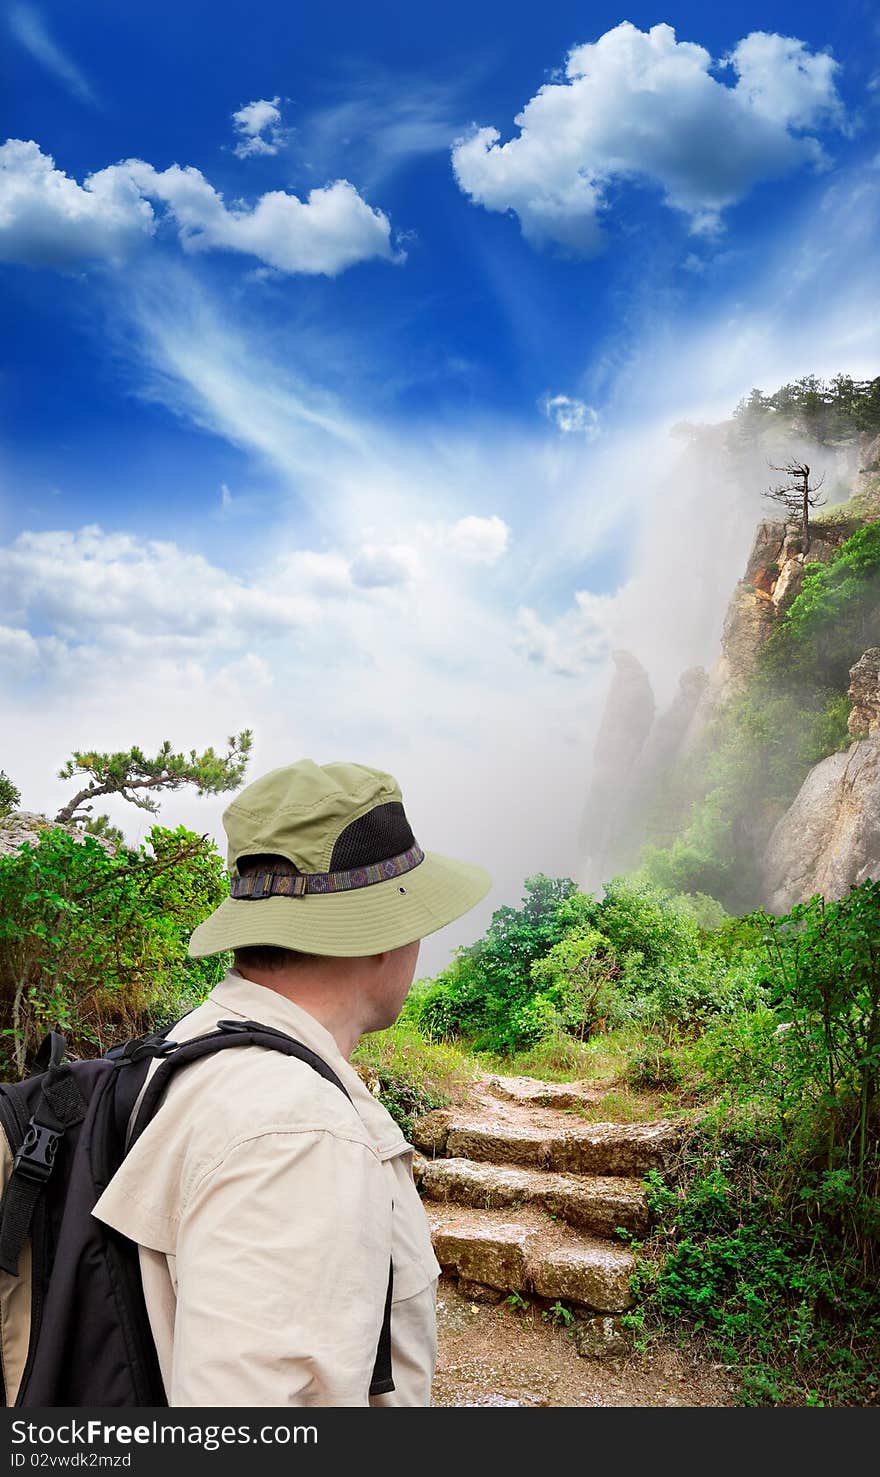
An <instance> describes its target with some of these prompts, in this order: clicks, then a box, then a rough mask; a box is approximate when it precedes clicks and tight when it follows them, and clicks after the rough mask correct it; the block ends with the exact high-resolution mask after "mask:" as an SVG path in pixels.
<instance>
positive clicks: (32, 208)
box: [0, 139, 156, 267]
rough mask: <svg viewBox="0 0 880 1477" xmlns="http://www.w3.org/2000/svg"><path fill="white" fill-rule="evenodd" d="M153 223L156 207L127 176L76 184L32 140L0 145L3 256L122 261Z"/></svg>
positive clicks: (53, 263)
mask: <svg viewBox="0 0 880 1477" xmlns="http://www.w3.org/2000/svg"><path fill="white" fill-rule="evenodd" d="M155 228H156V221H155V217H154V215H153V210H152V207H151V206H150V205H149V203H148V202H147V201H146V200H144V199H143V197H142V195H141V193H140V191H139V190H138V188H137V186H136V185H135V184H134V182H133V181H132V180H131V179H130V178H128V177H127V176H126V175H125V174H123V173H119V172H116V171H111V170H106V169H105V170H101V171H100V173H98V174H94V175H91V176H90V177H89V178H88V179H86V180H85V181H84V183H83V184H82V185H78V184H77V182H76V180H72V179H70V178H69V176H68V175H66V174H64V173H63V172H62V171H61V170H59V169H56V168H55V161H54V160H53V159H52V157H51V155H49V154H44V153H43V152H42V151H41V149H40V147H39V145H38V144H35V143H34V142H33V141H25V140H24V139H9V140H8V141H7V142H6V143H5V144H0V261H19V262H27V263H28V264H29V265H31V266H39V267H71V266H75V265H76V264H77V263H78V262H82V261H88V260H90V259H101V260H103V261H108V262H112V263H120V262H122V261H123V260H125V258H127V257H128V256H130V255H131V252H132V251H133V250H134V248H135V247H136V246H137V244H138V243H139V242H142V241H144V240H145V239H147V238H148V237H150V236H151V235H152V234H153V232H154V230H155Z"/></svg>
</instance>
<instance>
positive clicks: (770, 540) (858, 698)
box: [579, 437, 880, 912]
mask: <svg viewBox="0 0 880 1477" xmlns="http://www.w3.org/2000/svg"><path fill="white" fill-rule="evenodd" d="M859 461H860V467H859V471H858V474H857V476H856V478H855V482H854V484H853V486H852V496H851V498H850V499H849V501H848V502H847V503H846V504H844V505H840V506H839V507H835V508H828V509H826V510H824V512H823V515H822V516H821V517H819V518H816V519H814V520H813V522H812V524H811V528H810V538H809V543H808V547H807V548H806V549H805V548H804V540H803V537H802V532H801V529H800V527H799V525H798V524H796V523H790V522H784V521H780V520H776V519H765V520H763V521H762V522H761V523H759V525H758V527H757V530H756V533H755V537H754V541H753V544H752V549H751V552H750V554H749V557H748V560H747V563H746V568H745V571H744V574H743V578H742V579H741V580H739V581H738V583H737V585H736V587H735V589H734V591H733V594H732V595H731V598H730V601H729V604H728V608H727V613H726V617H725V620H724V624H723V630H722V636H721V642H720V651H719V655H718V657H717V659H716V661H715V662H714V664H713V665H712V667H711V668H710V670H709V672H708V674H707V673H706V672H705V671H704V670H703V669H702V668H699V667H696V668H690V669H688V671H686V672H684V673H683V674H682V676H681V678H680V681H679V689H678V692H677V693H676V695H675V698H674V699H673V701H672V703H671V705H670V706H669V708H668V709H667V710H666V711H665V712H662V713H660V714H659V715H658V714H656V712H655V702H654V696H653V692H652V690H651V684H650V680H649V677H648V674H647V672H646V671H645V669H644V667H643V666H642V665H641V663H640V662H639V661H638V660H637V659H636V658H635V657H634V656H633V655H632V654H630V653H623V652H618V653H616V655H615V662H616V673H615V677H614V681H613V683H612V686H611V689H610V692H609V696H608V701H607V705H606V709H605V713H604V716H603V719H602V723H601V727H600V730H599V737H598V740H597V743H596V749H595V756H594V757H595V764H594V771H593V780H592V786H591V790H590V795H589V798H588V802H587V806H586V809H585V814H584V821H583V827H582V848H581V854H582V856H583V857H584V858H585V862H584V866H583V869H582V876H581V878H580V879H579V880H580V881H581V885H582V886H584V887H586V888H587V889H588V890H593V889H594V888H595V887H597V886H599V885H601V884H602V883H603V882H604V881H606V880H607V879H608V878H609V877H611V876H613V875H614V873H615V872H619V871H622V870H626V869H630V868H633V867H634V866H636V865H637V864H638V861H639V856H640V853H641V850H642V847H643V845H644V843H645V841H646V840H648V839H650V840H651V842H652V843H653V844H655V845H657V846H660V847H669V846H670V845H671V844H672V843H674V842H676V841H677V840H678V838H679V837H681V836H683V835H685V833H686V831H687V827H688V825H689V818H690V816H691V813H692V810H693V806H694V803H695V801H694V797H695V796H698V795H699V794H700V785H701V781H702V778H703V776H704V775H707V774H708V775H709V776H710V787H711V786H714V787H715V788H714V790H713V791H712V795H713V800H712V802H711V803H714V798H717V800H718V806H719V807H721V808H722V809H723V806H724V805H725V804H726V803H727V797H728V792H726V791H725V789H724V786H725V785H730V784H732V785H735V786H738V789H737V790H736V794H737V795H738V796H740V797H741V798H740V799H739V800H738V801H737V802H736V803H738V804H739V805H740V809H739V810H738V811H736V810H733V811H732V812H729V813H728V818H727V820H726V821H725V824H729V825H730V826H732V830H729V831H728V832H727V833H726V835H727V838H728V839H727V840H719V841H717V842H715V841H713V840H712V831H711V828H712V826H713V825H714V824H715V823H716V819H717V814H718V809H717V808H716V811H714V812H713V811H712V810H711V807H710V809H709V810H707V811H705V812H704V813H703V814H704V820H705V824H704V825H703V830H702V831H700V830H699V828H698V830H697V832H695V833H691V834H689V835H688V836H687V838H686V848H687V847H691V850H692V851H694V850H695V851H696V853H699V847H700V846H701V845H706V844H707V838H708V845H709V847H710V849H711V848H712V847H713V846H717V848H718V849H717V851H715V852H713V853H712V855H715V856H717V860H718V862H719V867H718V871H717V875H719V876H720V875H721V874H722V873H723V869H724V864H725V862H729V863H730V864H731V866H732V867H733V868H740V872H739V873H738V874H737V875H738V876H741V875H743V873H742V869H743V868H744V869H745V875H746V876H747V886H746V887H745V890H744V894H743V895H742V896H743V900H742V902H741V903H740V904H739V905H738V908H739V910H742V909H743V908H745V907H749V906H756V905H758V903H759V902H760V904H762V905H764V906H768V907H770V908H771V909H772V910H773V911H774V912H785V911H787V910H788V909H789V908H790V907H791V906H792V905H793V904H794V903H797V902H800V901H804V900H806V899H808V898H809V897H811V896H812V895H813V894H815V893H817V892H818V893H822V894H823V895H824V896H825V897H826V898H829V899H835V898H839V897H841V896H843V895H844V894H845V893H846V892H847V891H848V890H849V888H850V887H851V886H853V885H855V884H858V883H860V882H862V881H864V880H865V879H866V878H869V877H880V646H871V647H870V648H869V649H867V650H865V651H864V653H863V654H862V655H861V656H860V657H859V658H858V660H857V661H856V662H855V663H854V665H853V666H852V668H851V669H850V673H849V679H850V680H849V690H848V696H849V699H850V701H851V703H852V711H851V713H850V716H849V720H848V728H849V733H850V735H851V736H852V738H853V739H854V740H855V742H854V743H852V744H851V745H850V747H849V748H847V749H845V750H843V751H841V752H837V753H832V754H831V755H830V756H829V757H828V758H826V759H823V760H822V761H821V762H820V763H818V764H816V765H814V767H813V768H812V769H811V770H810V771H809V773H808V774H807V775H806V777H805V779H804V780H803V783H802V784H801V787H800V790H799V791H798V793H797V795H796V797H795V799H794V800H793V802H792V803H791V804H790V805H788V808H787V809H786V808H785V806H786V805H787V801H785V800H783V799H781V798H775V799H774V798H772V797H773V795H774V790H773V788H772V784H770V785H768V786H767V787H766V788H765V787H762V784H761V782H760V770H754V771H753V772H752V773H751V774H750V773H749V772H748V766H749V760H748V754H749V752H750V750H749V747H748V745H747V744H746V745H745V746H744V747H741V748H740V749H739V750H735V751H732V752H733V753H734V757H733V759H730V758H729V756H728V758H727V759H726V760H725V762H726V763H728V765H730V764H733V765H734V766H739V768H738V769H737V768H735V769H733V770H731V769H730V768H728V770H727V771H723V772H722V773H721V778H720V779H719V775H718V772H717V769H716V770H713V769H711V768H707V767H706V766H707V765H710V766H711V764H713V763H714V758H713V756H714V755H715V754H716V751H717V745H718V742H719V740H718V738H717V733H718V727H719V725H716V724H712V723H711V720H712V719H713V718H715V717H717V718H718V719H719V720H720V728H721V730H722V731H723V732H728V731H729V728H730V723H731V721H734V722H736V721H739V720H738V719H736V718H734V719H733V720H731V719H730V717H729V715H730V713H731V711H733V712H734V713H736V710H731V709H730V708H728V707H726V705H727V704H728V703H729V701H730V699H732V698H734V697H736V696H737V694H739V693H741V692H743V691H745V690H748V692H749V694H750V701H752V702H753V703H756V704H758V708H757V709H756V712H757V713H759V710H760V702H761V699H760V698H756V697H755V692H756V688H755V687H754V686H753V685H752V684H751V683H750V679H751V678H752V677H753V676H755V675H756V668H757V665H758V662H759V657H760V653H761V650H762V648H763V646H764V644H765V642H766V641H767V639H768V637H769V636H770V634H771V632H772V631H773V630H774V628H775V626H776V625H777V624H778V623H779V622H780V621H781V620H782V619H783V617H784V616H785V614H786V612H787V610H788V609H789V607H790V605H791V603H792V601H793V600H794V599H795V598H796V596H797V594H798V593H799V591H800V590H801V588H802V585H803V582H804V571H805V568H806V566H807V565H809V564H812V563H814V562H821V563H828V562H829V561H831V560H833V559H834V558H835V556H836V554H837V552H838V550H839V548H840V545H841V544H842V543H843V542H844V541H845V540H846V539H847V538H848V537H849V536H850V535H851V534H852V533H853V532H855V530H856V529H858V528H860V527H863V526H864V525H866V524H869V523H874V522H876V521H878V520H880V437H877V438H875V439H873V440H871V441H869V442H868V443H867V444H863V445H862V447H861V448H860V457H859ZM860 619H861V621H862V626H861V632H862V634H863V636H864V639H865V644H866V646H867V642H868V641H870V640H874V641H876V640H877V632H878V631H880V605H878V606H877V608H876V609H872V608H871V607H870V606H869V607H868V608H867V609H866V611H865V614H864V616H863V617H861V618H860ZM856 649H858V648H856ZM819 655H820V653H819V651H818V650H817V658H818V657H819ZM837 680H838V681H839V678H838V679H837ZM760 690H761V689H760V687H758V689H757V691H760ZM786 701H788V703H789V709H791V702H792V692H791V690H789V691H788V694H787V697H786ZM793 702H794V715H795V728H794V731H793V732H792V733H791V735H790V736H789V739H785V738H784V737H783V739H782V740H781V742H782V744H783V745H784V744H785V743H786V742H789V744H790V752H796V749H797V745H798V744H799V743H801V742H803V740H804V739H806V738H807V737H808V735H809V734H810V733H811V732H813V729H812V728H811V727H810V725H814V724H815V723H816V720H817V712H816V710H815V709H812V710H811V709H809V702H808V701H807V699H806V698H804V703H805V708H806V710H807V711H806V712H805V713H804V716H803V721H802V727H801V729H800V731H799V730H798V729H797V713H798V699H797V692H796V690H795V691H794V695H793ZM749 711H750V710H749V708H748V707H746V709H745V714H746V717H745V718H744V719H743V722H746V723H747V722H749V721H750V720H749V718H748V714H749ZM770 721H771V722H775V721H776V720H775V719H771V720H770ZM823 721H824V720H823ZM830 721H831V720H830V719H829V722H830ZM725 725H726V727H725ZM777 731H778V732H780V733H782V734H783V735H784V734H785V733H786V732H787V730H786V729H784V728H783V729H781V730H777ZM737 733H740V734H741V733H742V730H737ZM738 741H739V740H738ZM832 741H833V733H832ZM755 752H761V751H760V750H756V751H755ZM772 752H774V753H776V754H777V755H778V752H779V748H778V747H777V750H774V751H772ZM820 752H821V749H820ZM707 754H708V756H709V757H708V759H707ZM774 762H777V761H774ZM801 773H802V771H801ZM773 783H776V781H775V780H774V781H773ZM703 793H705V790H704V791H703ZM775 793H777V794H778V791H777V792H775ZM787 793H788V794H791V790H790V789H789V790H788V791H787ZM701 824H702V823H701ZM718 834H719V837H720V836H721V834H722V833H721V832H719V833H718ZM692 837H695V841H694V845H693V846H692V845H691V841H692ZM683 865H686V866H688V865H690V863H687V862H686V863H684V864H683ZM694 866H697V867H701V866H703V863H702V862H701V861H699V860H698V861H697V862H696V863H694ZM704 875H706V876H710V877H711V868H710V869H709V872H705V870H704ZM673 885H674V884H673ZM679 885H683V887H684V888H686V889H687V888H695V889H696V890H707V891H709V890H712V889H713V883H712V881H711V880H710V881H708V882H702V881H701V880H699V879H698V880H697V881H695V882H694V881H690V882H684V883H683V884H679ZM719 885H720V886H721V887H722V892H721V896H722V897H724V896H725V894H724V891H723V886H724V885H725V884H724V883H723V882H722V883H721V884H719ZM737 885H739V884H737ZM730 905H731V904H730V903H728V906H730ZM734 906H737V904H734Z"/></svg>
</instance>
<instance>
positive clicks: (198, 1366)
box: [95, 760, 491, 1406]
mask: <svg viewBox="0 0 880 1477" xmlns="http://www.w3.org/2000/svg"><path fill="white" fill-rule="evenodd" d="M223 823H224V827H225V829H226V833H227V837H228V841H229V873H230V894H231V895H230V897H229V898H227V899H224V901H223V902H222V903H221V904H220V906H219V907H218V908H217V909H216V911H215V912H214V913H212V914H211V916H210V917H209V918H208V919H206V920H205V922H204V923H202V924H200V926H199V927H198V928H197V929H196V930H195V932H194V934H193V936H192V939H191V941H190V947H189V952H190V955H191V956H193V957H195V958H202V957H204V956H206V955H210V954H214V953H219V952H220V951H224V950H229V949H231V950H233V951H234V960H235V963H234V967H233V968H232V969H231V970H230V971H229V972H228V973H227V975H226V977H225V979H224V980H223V981H222V982H221V983H220V984H219V985H218V986H216V987H215V988H214V989H213V990H212V991H211V993H210V995H209V996H208V997H207V999H206V1000H205V1001H204V1003H203V1004H202V1005H200V1006H199V1007H198V1008H197V1009H196V1010H194V1011H192V1012H191V1014H190V1015H188V1016H186V1017H185V1019H184V1020H183V1021H181V1022H179V1023H178V1025H177V1026H175V1027H174V1029H173V1031H172V1032H171V1035H172V1036H173V1037H174V1038H175V1039H178V1040H180V1039H187V1038H189V1037H191V1036H196V1035H200V1034H202V1033H204V1032H205V1031H209V1030H212V1029H213V1028H215V1027H216V1025H217V1022H218V1021H220V1020H233V1021H239V1020H240V1021H259V1022H260V1023H261V1024H262V1025H265V1026H270V1027H274V1028H275V1029H277V1030H281V1031H284V1032H286V1033H287V1034H288V1035H290V1036H294V1037H296V1038H297V1039H298V1040H299V1041H301V1042H303V1043H304V1044H305V1046H307V1047H309V1048H310V1049H311V1050H312V1051H314V1052H316V1053H317V1054H318V1056H320V1057H322V1058H323V1060H324V1061H325V1062H326V1063H327V1064H328V1066H330V1067H331V1068H332V1070H333V1071H334V1072H335V1073H336V1075H337V1076H338V1078H339V1079H340V1081H341V1082H342V1084H343V1086H344V1087H345V1089H346V1092H347V1093H348V1094H349V1096H348V1097H346V1095H345V1094H344V1093H343V1092H341V1091H340V1090H339V1088H338V1086H336V1085H335V1084H334V1083H333V1082H331V1081H327V1080H325V1079H324V1078H323V1077H322V1076H319V1075H318V1073H317V1072H316V1071H314V1070H313V1068H312V1067H311V1066H309V1065H307V1064H306V1063H305V1062H302V1061H300V1060H298V1059H296V1058H291V1057H289V1056H283V1055H281V1054H280V1053H279V1052H275V1051H272V1050H268V1049H265V1048H262V1047H258V1046H245V1047H242V1048H240V1049H238V1050H235V1051H223V1052H218V1053H215V1054H213V1055H211V1056H208V1057H205V1058H203V1059H202V1060H199V1061H197V1062H194V1063H191V1064H190V1065H189V1066H188V1067H187V1068H186V1069H185V1070H184V1071H181V1072H180V1073H179V1074H178V1075H177V1076H176V1077H175V1078H173V1079H172V1081H171V1083H170V1085H169V1088H168V1090H167V1094H166V1097H165V1099H164V1101H163V1103H162V1105H161V1106H160V1108H159V1111H158V1112H157V1114H156V1116H155V1118H154V1119H153V1121H152V1122H151V1123H150V1124H149V1126H148V1127H147V1128H146V1130H145V1131H144V1132H143V1134H142V1135H141V1137H140V1138H139V1139H138V1140H137V1141H136V1143H135V1144H134V1145H133V1147H132V1149H131V1151H130V1153H129V1154H128V1155H127V1157H126V1158H125V1160H124V1161H123V1163H122V1166H121V1167H120V1169H119V1170H118V1171H117V1173H116V1174H115V1176H114V1177H113V1179H112V1181H111V1182H110V1184H109V1186H108V1187H107V1189H106V1190H105V1192H104V1194H103V1195H102V1196H101V1198H100V1200H99V1201H98V1204H97V1206H96V1208H95V1214H96V1215H97V1216H98V1218H99V1219H100V1220H102V1221H105V1222H106V1223H107V1224H108V1225H111V1226H114V1227H116V1229H117V1230H119V1231H121V1232H122V1233H123V1234H124V1235H126V1236H128V1237H130V1238H131V1239H132V1240H134V1241H136V1242H137V1243H138V1247H139V1256H140V1267H141V1274H142V1278H143V1286H144V1296H145V1300H146V1305H147V1312H148V1315H149V1319H150V1326H151V1328H152V1331H153V1337H154V1340H155V1344H156V1350H157V1354H158V1357H159V1364H160V1368H161V1371H162V1379H163V1382H164V1385H165V1390H166V1394H167V1397H168V1403H169V1405H179V1406H183V1405H186V1406H364V1405H378V1406H382V1405H429V1404H430V1392H431V1380H432V1377H433V1372H434V1365H435V1361H436V1323H435V1294H436V1279H437V1276H438V1274H439V1267H438V1264H437V1261H436V1258H435V1257H434V1253H433V1249H432V1247H431V1239H430V1234H429V1230H428V1225H427V1220H426V1217H425V1214H424V1210H423V1208H422V1205H421V1203H420V1201H419V1198H418V1193H417V1191H416V1188H415V1185H414V1184H413V1179H412V1150H411V1147H410V1145H409V1144H407V1142H406V1140H405V1139H404V1137H403V1134H402V1133H401V1132H400V1129H399V1128H398V1127H397V1125H396V1124H395V1123H394V1121H393V1119H392V1118H391V1117H390V1115H389V1114H388V1113H387V1112H386V1111H385V1109H384V1108H383V1107H382V1106H381V1104H380V1103H378V1102H377V1101H376V1099H375V1098H374V1097H373V1096H372V1094H371V1093H370V1092H369V1091H368V1089H367V1087H366V1086H365V1084H364V1083H363V1082H362V1080H361V1078H360V1076H359V1075H358V1073H357V1072H356V1071H355V1069H354V1068H353V1067H352V1066H351V1064H350V1061H349V1058H350V1056H351V1053H352V1051H353V1049H354V1047H355V1046H356V1045H357V1042H358V1040H359V1038H360V1036H361V1035H362V1034H364V1033H365V1032H367V1031H378V1030H382V1029H384V1028H385V1027H387V1026H390V1025H392V1024H393V1022H394V1021H395V1020H396V1019H397V1016H398V1014H399V1012H400V1009H401V1006H402V1005H403V1002H404V999H405V998H406V994H407V991H408V990H409V987H410V985H411V983H412V980H413V976H414V972H415V965H416V958H417V955H418V948H419V940H420V939H421V938H422V937H424V935H425V934H428V933H433V932H434V931H435V930H436V929H438V928H442V927H443V926H444V924H446V923H450V922H452V920H453V919H455V918H458V917H460V916H461V915H462V914H463V913H465V912H467V910H468V909H469V908H471V907H473V906H474V905H475V904H476V903H477V902H479V901H480V899H481V898H482V897H484V896H485V894H486V892H487V891H488V889H489V886H490V881H491V879H490V878H489V876H488V874H487V873H486V872H485V871H484V870H483V869H482V868H481V867H477V866H472V865H470V864H467V863H464V862H457V861H453V860H451V859H450V858H447V857H442V856H438V855H437V854H436V853H432V852H427V853H426V852H423V851H422V850H421V848H420V847H419V846H418V844H417V843H416V840H415V838H414V836H413V833H412V831H411V829H410V826H409V822H408V821H407V818H406V814H405V812H404V808H403V802H402V798H401V794H400V790H399V788H398V785H397V782H396V781H395V780H394V779H393V778H392V776H391V775H389V774H385V773H384V772H382V771H381V770H376V769H370V768H367V767H366V766H364V765H359V764H327V765H323V766H322V765H318V764H315V763H313V762H312V761H311V760H301V761H300V762H298V763H296V764H292V765H289V766H286V767H284V768H282V769H276V770H273V771H272V772H271V773H270V774H267V775H265V776H263V778H262V779H259V780H256V781H255V782H254V783H253V784H251V785H249V786H247V787H246V789H244V790H243V791H242V792H241V794H240V795H239V796H238V797H237V798H236V799H235V800H234V801H233V802H232V804H231V805H229V806H228V807H227V809H226V811H225V812H224V816H223ZM389 1263H390V1265H391V1272H392V1276H391V1282H390V1297H391V1304H390V1354H391V1373H390V1379H389V1375H388V1370H387V1367H386V1365H387V1360H385V1359H384V1358H383V1354H387V1317H386V1299H387V1296H388V1293H389ZM380 1344H381V1345H382V1347H381V1348H380ZM392 1383H393V1388H392V1387H390V1386H391V1385H392Z"/></svg>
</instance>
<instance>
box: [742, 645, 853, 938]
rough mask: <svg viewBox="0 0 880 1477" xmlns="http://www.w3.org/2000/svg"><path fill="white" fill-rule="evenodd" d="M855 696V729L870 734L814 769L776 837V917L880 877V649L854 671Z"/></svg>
mask: <svg viewBox="0 0 880 1477" xmlns="http://www.w3.org/2000/svg"><path fill="white" fill-rule="evenodd" d="M849 697H850V699H851V700H852V703H853V709H852V713H851V714H850V719H849V726H850V732H851V733H853V734H860V733H861V734H864V735H865V737H862V738H860V739H858V741H857V742H856V743H855V744H853V745H852V747H851V748H849V749H845V750H843V751H841V752H840V753H837V754H831V755H829V757H828V758H827V759H823V760H822V762H821V763H820V764H816V765H815V766H814V767H813V768H812V769H811V770H810V772H809V774H808V775H807V777H806V779H805V780H804V782H803V784H802V785H801V788H800V790H799V791H798V794H797V797H796V799H795V800H794V803H793V804H792V806H791V808H790V809H789V810H788V811H787V812H786V814H785V815H784V816H783V817H782V819H781V820H780V821H779V822H778V824H777V825H776V826H775V828H774V830H773V832H772V834H771V836H770V840H769V843H768V846H767V854H766V858H765V862H764V891H765V895H766V898H767V905H768V907H769V908H770V909H771V911H772V912H774V913H785V912H787V911H788V909H789V908H790V907H792V905H793V904H794V903H800V902H805V901H806V900H807V899H808V898H810V897H812V896H813V894H814V893H817V892H821V893H822V895H823V897H826V898H839V897H843V896H844V894H845V893H847V892H848V891H849V889H850V887H852V886H855V885H857V884H858V883H860V882H864V881H865V880H866V878H868V877H880V647H872V648H871V650H870V651H866V652H865V654H864V656H862V657H861V658H860V659H859V661H857V662H856V664H855V666H854V667H853V668H852V670H851V672H850V687H849Z"/></svg>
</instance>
